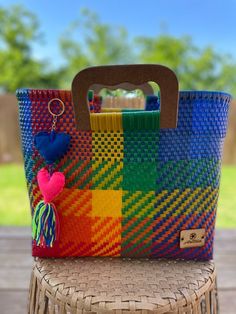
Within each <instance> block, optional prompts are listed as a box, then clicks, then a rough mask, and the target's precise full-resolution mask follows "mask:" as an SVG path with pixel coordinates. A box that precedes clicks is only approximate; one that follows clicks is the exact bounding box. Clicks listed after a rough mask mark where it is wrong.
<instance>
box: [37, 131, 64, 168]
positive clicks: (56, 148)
mask: <svg viewBox="0 0 236 314" xmlns="http://www.w3.org/2000/svg"><path fill="white" fill-rule="evenodd" d="M34 145H35V147H36V148H37V150H38V151H39V153H40V155H41V156H42V157H43V158H44V159H45V161H46V163H47V164H49V165H50V164H53V163H54V162H55V161H56V160H58V159H60V158H61V157H62V156H63V155H64V154H65V153H66V152H67V150H68V148H69V145H70V135H69V134H66V133H57V132H56V131H54V130H52V131H51V132H50V133H48V132H40V133H38V134H37V135H35V137H34Z"/></svg>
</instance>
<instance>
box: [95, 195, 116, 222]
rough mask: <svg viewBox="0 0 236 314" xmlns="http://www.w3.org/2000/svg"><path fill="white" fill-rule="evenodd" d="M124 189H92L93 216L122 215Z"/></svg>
mask: <svg viewBox="0 0 236 314" xmlns="http://www.w3.org/2000/svg"><path fill="white" fill-rule="evenodd" d="M121 207H122V191H121V190H118V191H113V190H94V191H92V212H91V216H93V217H114V218H118V217H121Z"/></svg>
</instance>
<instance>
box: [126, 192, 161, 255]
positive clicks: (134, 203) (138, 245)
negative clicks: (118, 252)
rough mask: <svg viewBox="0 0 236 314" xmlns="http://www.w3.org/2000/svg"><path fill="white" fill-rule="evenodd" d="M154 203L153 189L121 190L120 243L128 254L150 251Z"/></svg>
mask: <svg viewBox="0 0 236 314" xmlns="http://www.w3.org/2000/svg"><path fill="white" fill-rule="evenodd" d="M154 203H155V192H154V191H150V192H148V193H145V192H141V191H135V192H131V191H123V195H122V243H121V245H122V252H125V253H126V254H127V255H128V256H138V254H140V253H144V252H146V253H150V252H151V246H152V234H153V223H154V222H153V221H154V214H155V208H154Z"/></svg>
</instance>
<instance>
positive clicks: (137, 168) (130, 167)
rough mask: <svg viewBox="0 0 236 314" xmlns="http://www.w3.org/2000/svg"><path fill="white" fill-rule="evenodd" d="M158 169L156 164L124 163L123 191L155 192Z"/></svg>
mask: <svg viewBox="0 0 236 314" xmlns="http://www.w3.org/2000/svg"><path fill="white" fill-rule="evenodd" d="M156 180H157V167H156V163H155V162H141V163H138V162H132V163H131V162H124V167H123V185H122V187H123V190H129V191H155V190H156Z"/></svg>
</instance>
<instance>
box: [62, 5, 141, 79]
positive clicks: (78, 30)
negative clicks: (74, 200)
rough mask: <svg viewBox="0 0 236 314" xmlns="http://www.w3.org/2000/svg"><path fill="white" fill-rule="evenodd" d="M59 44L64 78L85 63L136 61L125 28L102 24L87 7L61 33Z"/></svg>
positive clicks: (89, 64)
mask: <svg viewBox="0 0 236 314" xmlns="http://www.w3.org/2000/svg"><path fill="white" fill-rule="evenodd" d="M60 47H61V51H62V54H63V56H64V58H65V60H66V63H65V67H64V70H65V75H66V79H64V78H63V81H71V80H72V79H73V76H74V75H75V73H77V72H78V71H79V70H81V69H83V68H84V67H87V66H94V65H102V64H121V63H130V62H135V60H134V53H133V50H134V49H132V47H131V45H130V43H129V40H128V34H127V31H126V30H125V29H124V28H123V27H115V26H111V25H108V24H103V23H102V22H101V21H100V19H99V17H98V16H97V15H96V14H95V13H93V12H91V11H90V10H88V9H83V10H82V11H81V15H80V17H79V19H78V20H76V21H74V22H73V23H72V24H71V25H70V26H69V28H68V29H67V30H66V31H65V33H64V34H63V35H62V36H61V39H60ZM62 84H63V82H62Z"/></svg>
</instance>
